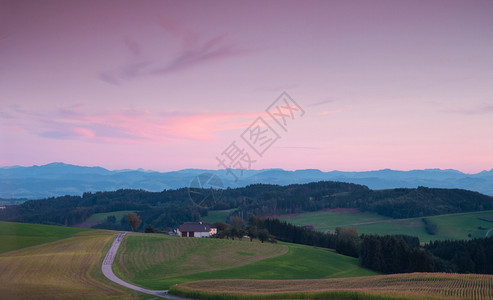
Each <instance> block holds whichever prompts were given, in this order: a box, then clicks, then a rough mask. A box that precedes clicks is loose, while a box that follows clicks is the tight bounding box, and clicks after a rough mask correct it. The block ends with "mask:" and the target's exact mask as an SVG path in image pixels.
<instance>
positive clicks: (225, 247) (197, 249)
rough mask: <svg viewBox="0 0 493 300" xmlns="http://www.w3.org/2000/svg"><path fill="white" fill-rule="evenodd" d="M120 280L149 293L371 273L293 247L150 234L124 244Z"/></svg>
mask: <svg viewBox="0 0 493 300" xmlns="http://www.w3.org/2000/svg"><path fill="white" fill-rule="evenodd" d="M113 269H114V270H115V273H116V274H117V275H118V276H119V277H120V278H122V279H125V280H127V281H129V282H132V283H134V284H137V285H140V286H143V287H146V288H149V289H166V288H169V287H170V286H172V285H173V284H176V283H181V282H187V281H194V280H203V279H221V278H224V279H228V278H252V279H301V278H328V277H348V276H365V275H373V274H376V273H375V272H372V271H370V270H367V269H364V268H361V267H359V266H358V260H357V259H355V258H351V257H346V256H342V255H339V254H337V253H334V252H332V251H329V250H326V249H318V248H313V247H308V246H302V245H293V244H285V243H279V244H268V243H263V244H262V243H260V242H249V241H246V240H243V241H238V240H235V241H233V240H219V239H205V238H202V239H200V238H179V237H167V236H162V235H155V234H145V235H137V234H134V235H130V236H128V237H127V238H125V239H124V242H123V243H122V246H121V247H120V250H119V253H118V254H117V259H116V260H115V264H114V266H113Z"/></svg>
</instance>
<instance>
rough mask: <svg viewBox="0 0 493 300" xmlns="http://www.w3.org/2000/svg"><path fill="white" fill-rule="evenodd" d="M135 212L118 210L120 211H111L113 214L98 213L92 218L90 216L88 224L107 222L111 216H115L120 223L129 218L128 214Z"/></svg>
mask: <svg viewBox="0 0 493 300" xmlns="http://www.w3.org/2000/svg"><path fill="white" fill-rule="evenodd" d="M131 212H134V211H133V210H118V211H111V212H106V213H97V214H94V215H92V216H90V217H89V218H88V219H87V220H86V222H100V221H104V220H106V218H107V217H109V216H115V217H116V221H117V222H120V220H121V219H122V218H123V217H125V216H127V215H128V213H131Z"/></svg>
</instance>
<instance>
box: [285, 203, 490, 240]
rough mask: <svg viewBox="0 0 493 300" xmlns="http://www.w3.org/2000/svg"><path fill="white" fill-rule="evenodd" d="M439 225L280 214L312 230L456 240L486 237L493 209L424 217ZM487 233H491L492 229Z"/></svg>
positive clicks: (350, 215)
mask: <svg viewBox="0 0 493 300" xmlns="http://www.w3.org/2000/svg"><path fill="white" fill-rule="evenodd" d="M427 218H428V219H430V220H431V221H432V222H433V223H435V224H436V225H437V226H438V232H437V233H436V234H435V235H430V234H428V233H427V232H426V230H425V226H424V223H423V221H422V220H421V219H422V218H410V219H392V218H388V217H385V216H380V215H378V214H374V213H369V212H335V211H324V212H313V213H303V214H299V215H296V216H289V217H282V218H280V219H281V220H283V221H287V222H289V223H292V224H295V225H313V226H314V227H315V230H319V231H327V230H335V228H336V227H355V228H356V229H357V230H358V233H360V234H361V233H367V234H370V233H375V234H379V235H385V234H407V235H412V236H417V237H419V239H420V240H421V241H422V242H429V241H432V240H446V239H450V240H459V239H470V238H481V237H485V235H486V233H487V232H488V230H489V229H491V228H493V211H491V210H490V211H481V212H470V213H458V214H449V215H440V216H430V217H427ZM489 234H493V230H492V231H490V233H489Z"/></svg>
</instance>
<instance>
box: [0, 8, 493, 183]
mask: <svg viewBox="0 0 493 300" xmlns="http://www.w3.org/2000/svg"><path fill="white" fill-rule="evenodd" d="M491 16H493V1H450V0H446V1H361V2H359V1H268V2H267V3H266V2H265V1H241V2H240V1H206V2H202V1H188V2H182V1H64V0H60V1H22V0H21V1H17V0H13V1H2V0H0V166H10V165H24V166H28V165H34V164H36V165H41V164H46V163H50V162H55V161H57V162H65V163H71V164H79V165H88V166H96V165H98V166H103V167H106V168H109V169H123V168H144V169H152V170H158V171H170V170H177V169H184V168H210V169H217V168H218V163H217V160H216V156H219V155H221V153H222V152H223V151H224V150H225V149H226V148H227V147H228V145H230V144H231V143H232V142H233V141H236V144H239V145H240V146H241V147H242V148H243V149H244V150H245V151H247V152H249V153H250V155H251V158H252V159H253V160H255V163H253V164H252V165H251V168H254V169H261V168H284V169H290V170H292V169H305V168H317V169H321V170H324V171H329V170H344V171H363V170H375V169H383V168H392V169H399V170H410V169H424V168H442V169H448V168H454V169H458V170H461V171H464V172H468V173H475V172H479V171H481V170H490V169H492V168H493V54H492V53H493V18H492V17H491ZM283 91H286V92H287V93H288V94H289V95H290V96H291V97H292V98H293V99H294V100H295V101H296V102H297V103H298V104H299V106H300V107H302V108H303V110H304V111H305V114H304V115H303V116H302V117H299V116H296V118H295V119H291V120H290V123H289V126H288V130H287V131H284V130H283V129H282V128H281V127H279V125H278V124H276V123H275V122H274V121H273V120H272V119H269V116H268V115H267V114H266V112H265V109H266V108H267V107H268V106H269V105H270V104H271V103H272V102H273V101H274V100H276V99H277V97H278V96H279V95H280V94H281V93H282V92H283ZM257 117H263V118H264V119H265V120H266V121H267V122H269V124H270V125H271V126H272V129H273V130H275V131H276V132H277V133H278V134H279V136H280V139H278V140H276V141H275V143H273V144H272V146H271V147H270V148H269V149H268V150H267V151H265V153H264V154H263V155H262V156H261V157H260V156H258V155H256V154H255V153H254V152H253V151H252V150H251V149H250V148H248V147H249V146H248V145H247V144H245V143H244V141H242V139H241V134H242V133H243V132H244V131H245V130H246V129H247V128H248V126H249V125H250V124H251V123H252V122H253V121H254V120H255V119H256V118H257Z"/></svg>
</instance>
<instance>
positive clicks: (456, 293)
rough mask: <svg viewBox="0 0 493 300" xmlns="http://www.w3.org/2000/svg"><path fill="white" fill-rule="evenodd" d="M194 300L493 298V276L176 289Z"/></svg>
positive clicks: (233, 283)
mask: <svg viewBox="0 0 493 300" xmlns="http://www.w3.org/2000/svg"><path fill="white" fill-rule="evenodd" d="M170 292H171V293H172V294H175V295H180V296H185V297H192V298H194V299H308V298H309V299H478V300H479V299H492V298H493V276H492V275H476V274H444V273H412V274H395V275H378V276H365V277H352V278H335V279H316V280H284V281H282V280H238V279H232V280H206V281H196V282H188V283H183V284H179V285H176V286H173V287H172V288H171V289H170Z"/></svg>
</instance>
